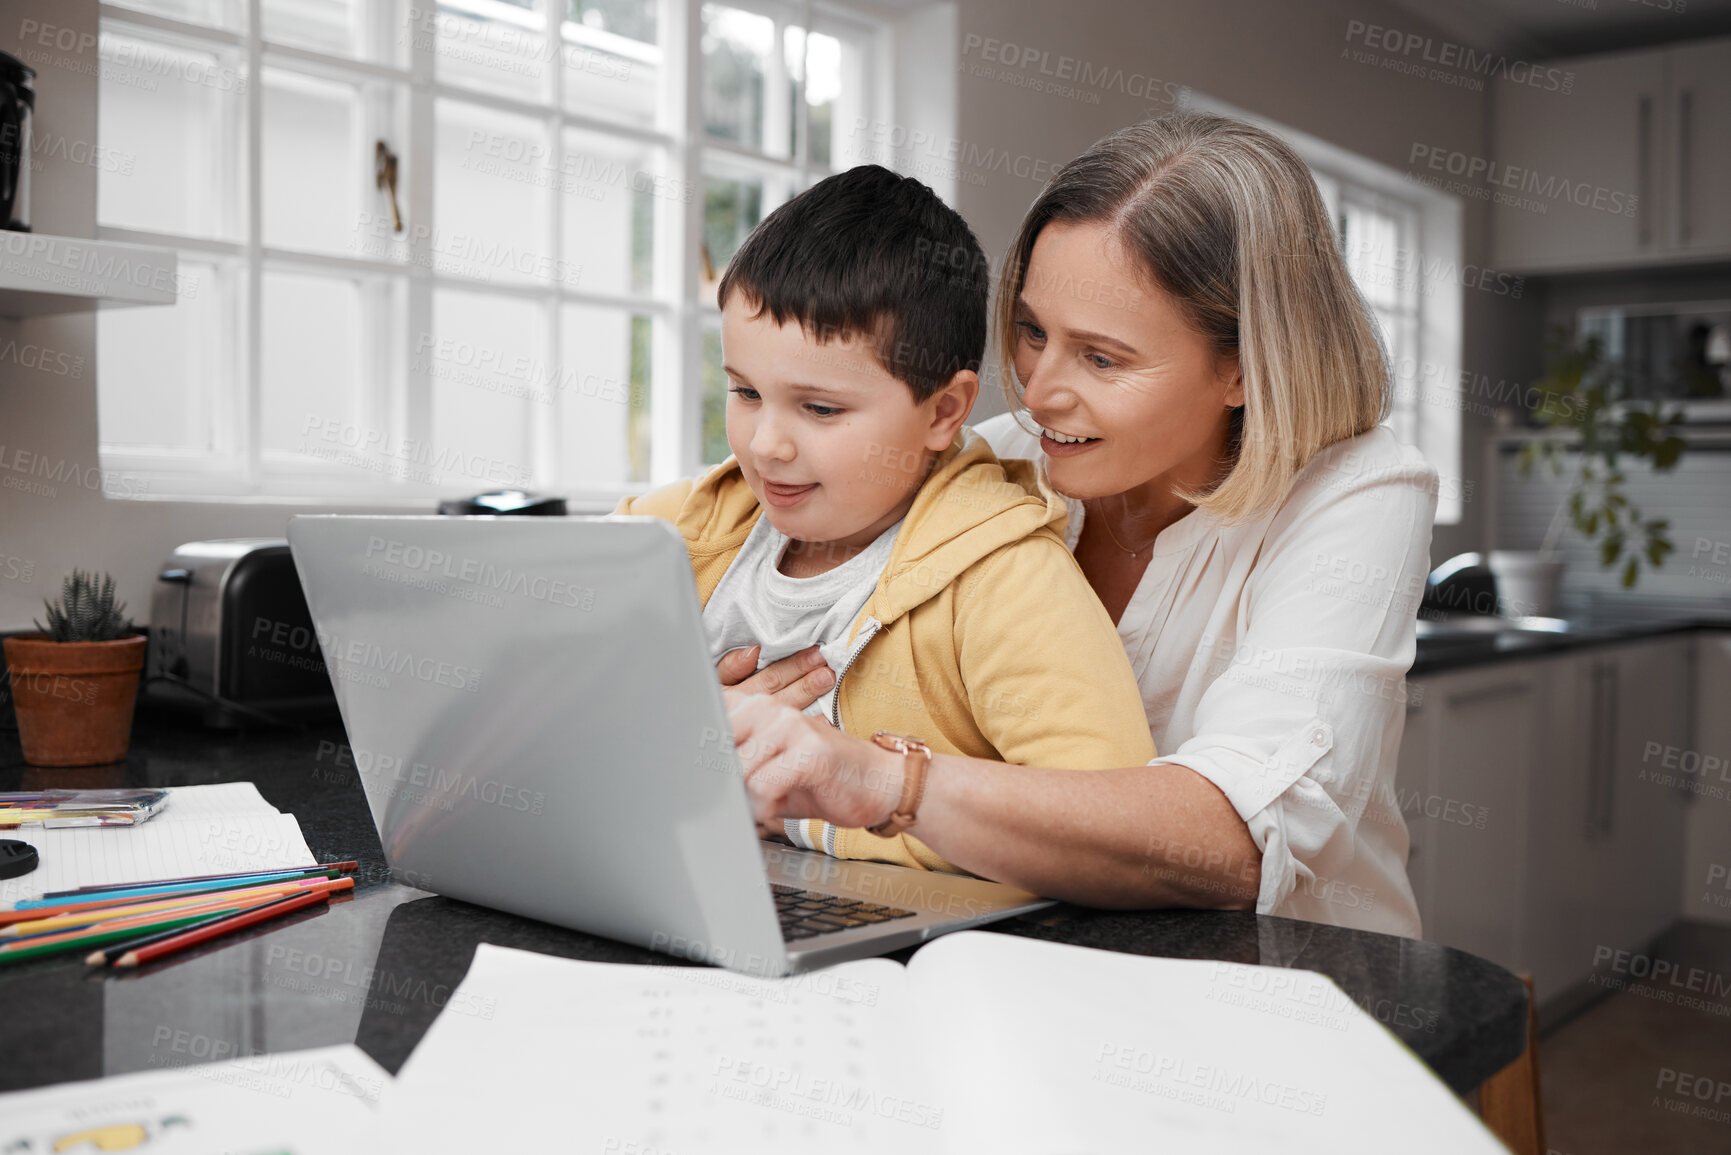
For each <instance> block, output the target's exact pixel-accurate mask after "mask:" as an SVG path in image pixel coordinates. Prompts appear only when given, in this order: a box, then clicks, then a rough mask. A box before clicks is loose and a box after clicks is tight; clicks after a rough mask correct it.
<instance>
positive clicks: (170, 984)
mask: <svg viewBox="0 0 1731 1155" xmlns="http://www.w3.org/2000/svg"><path fill="white" fill-rule="evenodd" d="M343 740H344V739H343V734H342V731H341V729H340V727H337V726H335V725H332V726H328V727H326V728H323V729H314V730H309V731H305V732H287V731H275V732H265V731H258V732H254V733H249V734H230V735H222V734H211V733H206V732H203V731H200V730H197V729H194V728H192V727H191V725H190V724H189V723H188V722H185V721H181V720H179V719H175V718H171V717H164V716H150V715H141V716H140V718H139V720H138V723H137V726H136V728H135V733H134V737H133V748H132V752H131V754H130V756H129V757H128V759H127V761H126V762H125V763H122V764H118V765H116V766H112V767H99V768H93V769H84V770H45V769H39V768H34V767H27V766H24V765H23V764H22V762H21V758H20V754H19V750H18V743H17V736H16V734H14V733H0V790H18V789H29V788H38V787H43V786H49V785H64V786H118V785H160V786H179V785H190V784H195V783H206V782H224V781H234V780H240V779H250V780H251V781H253V782H254V783H256V784H257V786H258V789H259V791H260V793H262V794H263V795H264V797H265V798H266V799H267V800H269V801H270V802H271V803H272V804H273V805H275V806H276V807H278V808H279V809H281V810H284V811H288V812H292V813H293V814H295V815H296V817H297V818H298V819H299V821H300V825H301V829H302V831H303V832H304V834H305V836H306V841H307V844H308V846H310V847H311V848H312V850H313V852H314V854H315V855H316V856H317V857H318V858H319V859H321V860H324V861H335V860H340V859H347V858H354V859H359V860H360V861H361V863H362V867H361V870H360V873H359V876H358V880H357V887H356V891H355V894H354V897H353V898H352V899H349V900H346V901H342V902H337V903H333V904H331V905H330V906H329V907H325V908H319V909H316V910H314V911H311V912H307V913H304V914H301V915H297V916H291V918H290V919H285V920H283V921H282V922H280V923H276V924H273V925H272V926H271V928H269V929H268V930H263V931H260V932H257V933H254V934H252V935H250V936H245V937H237V938H234V939H230V940H226V941H223V942H222V943H220V944H216V945H213V946H210V947H206V948H203V949H202V950H200V951H197V952H194V953H191V954H188V955H185V956H181V957H177V958H171V959H166V960H163V961H162V962H159V963H156V964H153V965H150V966H146V967H143V968H140V969H139V970H137V971H135V972H132V973H130V974H126V975H116V974H113V973H111V972H91V971H87V969H86V968H85V967H84V966H83V965H82V964H81V963H78V962H76V961H66V960H64V959H63V960H58V961H57V960H53V959H44V960H38V961H35V962H29V963H23V964H18V965H13V966H8V967H5V968H0V1006H4V1007H6V1028H7V1029H6V1043H7V1045H6V1047H5V1048H4V1054H3V1055H0V1090H10V1089H16V1088H22V1087H31V1086H40V1085H44V1084H50V1083H58V1082H63V1081H66V1080H73V1079H90V1078H96V1077H99V1076H102V1075H113V1074H122V1073H125V1072H129V1071H135V1070H145V1069H150V1068H154V1067H161V1066H171V1065H178V1064H184V1063H192V1062H202V1061H208V1060H210V1059H217V1058H223V1057H228V1056H234V1055H246V1054H255V1053H268V1052H274V1051H284V1050H295V1049H301V1048H306V1047H316V1046H327V1045H331V1044H336V1043H346V1042H351V1041H353V1042H355V1043H357V1044H358V1045H359V1046H361V1047H362V1048H363V1049H364V1050H366V1051H367V1052H368V1053H369V1054H371V1055H372V1056H373V1057H374V1058H375V1059H377V1060H378V1061H379V1062H380V1063H381V1064H383V1065H384V1066H385V1067H386V1068H388V1069H390V1070H392V1071H395V1070H397V1069H398V1068H399V1067H400V1066H401V1065H402V1063H403V1061H404V1059H406V1058H407V1056H408V1054H409V1052H410V1050H411V1049H412V1048H413V1047H414V1045H415V1044H416V1043H417V1042H418V1041H419V1040H420V1038H421V1036H422V1035H423V1034H424V1033H425V1032H426V1029H427V1027H428V1026H429V1025H430V1024H431V1023H432V1021H433V1019H434V1018H435V1017H436V1016H437V1015H438V1014H439V1012H440V1009H441V1008H442V1007H443V1006H444V1005H445V1002H446V1001H447V1000H448V999H449V997H450V993H451V990H452V989H453V988H454V987H455V986H456V985H457V983H458V982H459V981H460V980H461V979H462V977H463V975H464V974H465V973H466V971H467V969H468V965H469V961H470V959H471V958H472V957H473V955H474V951H475V947H476V945H477V944H478V943H481V942H491V943H497V944H500V945H503V946H512V947H519V948H522V949H526V950H535V951H541V952H543V953H547V954H553V955H560V956H563V957H567V958H579V959H589V960H596V961H603V962H619V963H659V964H663V965H682V960H679V959H675V958H672V957H670V956H666V955H660V954H653V953H651V952H649V951H646V950H643V949H641V948H638V947H635V946H630V945H627V944H625V943H621V942H616V941H613V940H609V939H604V938H599V937H596V936H594V935H589V934H583V933H580V932H577V931H570V930H564V929H561V928H559V927H555V926H550V925H548V924H545V923H541V922H536V921H533V920H530V919H525V918H519V917H516V916H514V915H509V914H503V913H500V912H498V911H493V910H489V909H486V908H483V907H478V906H472V905H469V904H467V903H462V902H457V901H454V900H451V899H446V898H442V897H439V896H436V895H432V894H428V893H426V892H425V891H421V890H416V889H414V888H413V887H411V886H406V885H403V884H402V883H403V881H404V880H400V879H393V878H391V877H390V872H389V870H388V869H387V867H386V865H385V862H384V858H383V854H382V851H381V849H380V846H379V841H378V837H377V835H376V833H375V832H374V829H373V825H372V821H371V818H370V816H369V814H368V812H367V807H366V802H365V798H364V796H363V794H362V792H361V787H360V782H359V780H358V778H357V777H356V776H355V772H354V770H353V769H352V765H353V764H352V761H350V760H348V759H346V758H345V759H342V760H341V761H340V762H339V759H338V757H337V751H338V750H339V748H340V745H341V743H342V742H343ZM988 929H989V930H993V931H997V932H1001V933H1006V934H1020V935H1026V936H1030V937H1035V938H1043V939H1050V940H1054V941H1059V942H1068V943H1076V944H1079V945H1082V946H1089V947H1097V948H1101V949H1105V950H1118V951H1125V952H1129V953H1133V954H1144V955H1156V956H1163V957H1173V958H1199V959H1222V960H1229V961H1233V962H1242V963H1255V964H1261V965H1264V966H1277V967H1295V968H1300V969H1306V970H1314V971H1320V972H1321V973H1323V974H1326V975H1328V976H1329V977H1330V978H1332V979H1333V980H1334V981H1335V982H1336V983H1337V984H1338V985H1339V986H1340V987H1341V989H1342V990H1343V991H1344V992H1345V993H1346V994H1347V996H1348V997H1350V998H1351V999H1352V1001H1353V1002H1355V1003H1356V1004H1357V1005H1358V1006H1360V1007H1362V1008H1364V1009H1365V1010H1366V1011H1367V1012H1369V1013H1370V1014H1372V1015H1374V1016H1375V1017H1376V1018H1377V1019H1379V1020H1380V1021H1382V1022H1383V1023H1384V1024H1386V1025H1387V1026H1388V1027H1389V1029H1390V1030H1391V1031H1393V1032H1394V1033H1395V1035H1397V1036H1398V1037H1399V1038H1400V1039H1401V1040H1402V1042H1404V1043H1405V1044H1406V1045H1407V1046H1408V1047H1410V1048H1411V1049H1412V1050H1413V1051H1414V1052H1415V1053H1416V1054H1417V1055H1418V1056H1419V1057H1420V1058H1421V1059H1423V1060H1424V1061H1425V1062H1426V1063H1427V1064H1429V1065H1430V1067H1431V1069H1432V1070H1434V1071H1435V1072H1436V1073H1437V1075H1439V1076H1440V1077H1441V1078H1442V1079H1443V1080H1444V1081H1445V1082H1446V1083H1447V1084H1448V1085H1449V1086H1450V1087H1451V1088H1453V1089H1454V1090H1455V1091H1456V1092H1457V1093H1466V1092H1468V1091H1470V1090H1471V1089H1472V1088H1474V1087H1476V1086H1478V1084H1480V1083H1481V1082H1483V1081H1484V1080H1485V1079H1486V1078H1487V1077H1488V1076H1490V1075H1491V1074H1493V1073H1495V1072H1496V1071H1498V1070H1500V1069H1501V1068H1502V1067H1504V1066H1506V1065H1507V1064H1508V1063H1509V1062H1511V1061H1512V1060H1513V1059H1514V1058H1516V1057H1517V1056H1518V1055H1519V1054H1520V1052H1521V1050H1522V1049H1523V1047H1524V1045H1525V1021H1526V994H1525V990H1524V988H1523V987H1522V986H1521V984H1520V982H1519V981H1518V980H1517V979H1516V978H1515V977H1514V976H1513V975H1511V974H1510V973H1509V972H1508V971H1506V970H1504V969H1503V968H1501V967H1499V966H1496V965H1494V964H1492V963H1489V962H1486V961H1484V960H1483V959H1479V958H1476V957H1474V956H1472V955H1469V954H1465V953H1463V952H1460V951H1456V950H1451V949H1448V948H1446V947H1442V946H1438V945H1436V944H1433V943H1427V942H1416V941H1413V940H1410V939H1402V938H1396V937H1391V936H1388V935H1380V934H1370V933H1366V932H1361V931H1351V930H1343V929H1341V928H1338V927H1329V926H1320V925H1316V924H1312V923H1306V922H1299V921H1294V920H1291V919H1284V918H1272V917H1266V916H1259V915H1255V914H1248V913H1231V912H1218V911H1137V912H1114V911H1096V910H1088V909H1083V908H1077V907H1070V906H1060V907H1055V908H1049V909H1047V910H1043V911H1039V912H1036V913H1034V914H1032V915H1030V916H1027V917H1025V918H1022V919H1018V920H1013V921H1011V922H1007V923H999V924H997V925H995V926H993V927H990V928H988ZM916 949H918V948H909V949H908V950H905V951H902V952H898V953H897V954H896V955H893V956H891V957H894V958H898V959H901V960H903V961H905V960H906V959H907V957H908V956H909V955H911V953H912V951H913V950H916ZM685 965H696V964H685ZM1245 994H1246V998H1247V999H1248V1000H1251V1001H1259V1002H1266V1003H1267V1006H1268V1010H1269V1012H1270V1013H1272V1014H1277V1015H1281V1016H1283V1017H1286V1016H1294V1015H1296V1016H1314V1015H1320V1016H1322V1017H1324V1018H1326V1017H1327V1014H1328V1012H1327V1010H1326V1008H1312V1007H1309V1006H1306V1005H1303V1004H1300V1003H1297V1002H1293V1003H1291V1005H1287V1004H1286V1003H1285V1002H1283V1001H1282V1000H1281V998H1280V996H1279V995H1277V994H1276V995H1259V994H1257V993H1255V992H1253V991H1246V992H1245ZM453 1013H454V1012H453Z"/></svg>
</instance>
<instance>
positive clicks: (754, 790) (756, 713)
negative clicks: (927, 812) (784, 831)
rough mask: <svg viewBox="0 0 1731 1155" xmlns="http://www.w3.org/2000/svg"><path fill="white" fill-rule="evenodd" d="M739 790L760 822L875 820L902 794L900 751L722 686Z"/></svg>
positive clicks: (872, 823)
mask: <svg viewBox="0 0 1731 1155" xmlns="http://www.w3.org/2000/svg"><path fill="white" fill-rule="evenodd" d="M726 698H727V707H728V715H729V718H730V719H731V721H732V724H733V740H734V744H735V745H736V746H738V748H739V761H740V764H741V765H742V766H744V767H745V786H746V791H747V792H748V793H749V794H750V796H751V809H752V814H753V816H754V817H755V818H756V819H757V821H758V823H759V824H760V826H761V825H774V824H775V823H776V820H777V819H780V818H822V819H824V820H825V821H827V822H831V823H833V824H835V825H836V826H843V827H853V826H876V825H877V824H878V823H880V822H883V821H885V820H886V819H888V818H889V816H890V814H891V813H893V812H894V810H895V807H896V803H897V802H899V801H901V796H902V756H901V755H900V754H897V753H896V752H895V751H893V750H885V749H883V748H882V747H881V746H878V745H875V744H874V743H871V742H864V741H861V740H860V739H858V738H855V737H852V736H851V735H849V734H847V733H845V732H844V731H841V730H838V729H836V728H835V727H834V726H831V725H830V724H829V723H828V722H826V721H824V720H823V719H822V718H813V717H812V716H810V715H809V714H802V713H800V712H799V711H798V710H796V709H794V708H792V707H791V706H784V705H781V704H780V703H778V702H777V701H775V700H773V699H771V698H767V697H764V696H763V695H761V694H751V695H745V694H740V693H738V692H737V691H734V690H729V691H727V692H726Z"/></svg>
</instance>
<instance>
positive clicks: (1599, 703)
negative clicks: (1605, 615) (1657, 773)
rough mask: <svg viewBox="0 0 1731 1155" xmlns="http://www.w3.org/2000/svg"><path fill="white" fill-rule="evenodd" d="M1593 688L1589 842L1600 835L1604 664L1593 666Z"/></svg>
mask: <svg viewBox="0 0 1731 1155" xmlns="http://www.w3.org/2000/svg"><path fill="white" fill-rule="evenodd" d="M1592 676H1593V681H1592V686H1591V689H1590V690H1589V692H1588V699H1589V700H1588V705H1587V708H1588V709H1589V710H1590V711H1591V721H1590V723H1589V724H1588V727H1587V822H1586V835H1587V841H1588V842H1592V841H1594V840H1595V839H1596V838H1597V836H1598V833H1599V822H1598V819H1599V777H1600V773H1601V767H1602V765H1603V763H1604V757H1603V753H1602V752H1603V749H1604V741H1603V737H1604V735H1603V731H1604V728H1605V724H1604V720H1603V716H1604V708H1605V704H1604V699H1605V693H1604V689H1605V667H1604V665H1603V664H1602V663H1599V662H1594V663H1593V665H1592Z"/></svg>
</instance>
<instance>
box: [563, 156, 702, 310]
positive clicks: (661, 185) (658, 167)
mask: <svg viewBox="0 0 1731 1155" xmlns="http://www.w3.org/2000/svg"><path fill="white" fill-rule="evenodd" d="M666 165H667V161H666V158H665V156H664V155H663V153H662V150H660V149H658V148H655V147H653V146H651V145H646V144H642V143H640V142H638V141H633V140H626V139H623V138H619V137H608V136H601V135H598V134H595V133H587V132H575V131H573V132H567V133H566V134H565V156H564V158H563V159H562V161H561V162H560V168H559V172H560V174H561V177H562V180H561V181H560V184H559V189H560V193H561V196H560V198H559V199H560V203H561V205H562V206H563V211H564V214H565V220H564V233H565V254H564V256H565V265H566V268H567V270H568V271H569V272H571V274H572V275H573V277H575V278H577V279H579V280H580V282H581V284H582V286H583V288H584V290H585V291H587V292H592V293H648V292H649V291H650V289H651V287H652V274H653V268H654V266H653V258H654V231H653V227H652V226H653V218H654V212H653V208H654V203H655V199H656V194H657V193H659V194H661V195H663V196H666V195H669V194H670V193H672V192H674V191H676V190H675V185H674V183H673V182H671V181H670V180H669V179H668V178H667V177H666V176H665V175H664V174H665V172H666Z"/></svg>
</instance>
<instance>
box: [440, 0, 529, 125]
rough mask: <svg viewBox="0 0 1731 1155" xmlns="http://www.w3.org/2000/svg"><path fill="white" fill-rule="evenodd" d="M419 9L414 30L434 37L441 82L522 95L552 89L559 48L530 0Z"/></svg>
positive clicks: (468, 1)
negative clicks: (552, 65)
mask: <svg viewBox="0 0 1731 1155" xmlns="http://www.w3.org/2000/svg"><path fill="white" fill-rule="evenodd" d="M417 13H420V15H419V16H418V18H417V19H415V20H414V21H413V22H412V29H413V33H414V35H415V36H418V37H423V38H431V40H432V49H433V53H434V55H435V57H436V58H437V59H436V61H435V63H434V65H433V74H434V75H435V76H436V77H437V78H438V79H439V81H440V82H441V83H443V84H457V85H461V86H463V87H464V88H478V89H482V90H483V91H486V92H495V93H498V94H500V95H502V96H514V97H517V98H518V99H520V100H536V99H538V98H540V97H541V95H542V94H543V93H545V92H547V91H548V88H547V69H548V66H549V63H550V62H551V61H552V60H553V58H554V56H555V55H556V53H555V51H554V49H553V45H552V43H551V42H550V41H549V40H548V38H547V37H546V36H545V35H543V34H542V31H541V18H540V17H539V16H538V15H536V14H535V13H534V12H532V11H530V10H529V5H528V4H522V5H517V4H512V3H506V2H504V0H464V2H463V3H461V4H449V3H446V4H440V5H439V7H438V11H437V12H436V13H432V12H426V11H425V10H424V9H419V8H417Z"/></svg>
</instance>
